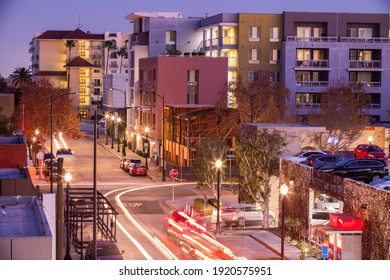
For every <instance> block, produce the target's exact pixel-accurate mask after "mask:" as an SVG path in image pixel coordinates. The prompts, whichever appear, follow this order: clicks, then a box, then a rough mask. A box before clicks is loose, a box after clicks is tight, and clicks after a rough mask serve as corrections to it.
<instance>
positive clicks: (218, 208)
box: [215, 159, 222, 234]
mask: <svg viewBox="0 0 390 280" xmlns="http://www.w3.org/2000/svg"><path fill="white" fill-rule="evenodd" d="M215 167H216V168H217V224H216V232H217V234H221V225H220V221H219V215H220V201H221V167H222V161H221V160H220V159H218V160H217V161H216V162H215Z"/></svg>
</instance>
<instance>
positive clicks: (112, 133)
mask: <svg viewBox="0 0 390 280" xmlns="http://www.w3.org/2000/svg"><path fill="white" fill-rule="evenodd" d="M114 121H115V116H114V115H112V116H111V125H110V127H111V149H114V136H115V123H114Z"/></svg>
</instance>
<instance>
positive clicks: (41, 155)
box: [37, 152, 43, 160]
mask: <svg viewBox="0 0 390 280" xmlns="http://www.w3.org/2000/svg"><path fill="white" fill-rule="evenodd" d="M37 159H39V160H43V153H42V152H38V153H37Z"/></svg>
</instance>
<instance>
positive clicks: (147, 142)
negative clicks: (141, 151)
mask: <svg viewBox="0 0 390 280" xmlns="http://www.w3.org/2000/svg"><path fill="white" fill-rule="evenodd" d="M145 133H146V145H147V146H146V157H145V166H146V170H149V168H148V156H149V140H148V136H149V127H145Z"/></svg>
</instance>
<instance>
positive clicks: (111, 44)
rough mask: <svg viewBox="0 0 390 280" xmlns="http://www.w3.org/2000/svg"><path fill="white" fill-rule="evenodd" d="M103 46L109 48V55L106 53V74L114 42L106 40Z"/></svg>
mask: <svg viewBox="0 0 390 280" xmlns="http://www.w3.org/2000/svg"><path fill="white" fill-rule="evenodd" d="M103 48H105V49H107V53H106V54H107V55H106V74H107V68H108V57H109V55H110V50H111V49H113V48H114V42H113V41H110V40H106V41H104V43H103Z"/></svg>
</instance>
